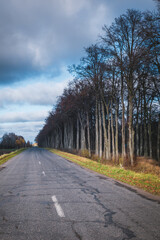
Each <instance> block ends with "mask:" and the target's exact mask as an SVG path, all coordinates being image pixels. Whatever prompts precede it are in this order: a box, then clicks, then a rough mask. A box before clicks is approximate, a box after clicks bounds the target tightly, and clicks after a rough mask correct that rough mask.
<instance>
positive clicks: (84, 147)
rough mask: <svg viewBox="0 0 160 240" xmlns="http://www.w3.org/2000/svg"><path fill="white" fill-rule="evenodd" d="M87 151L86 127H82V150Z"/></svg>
mask: <svg viewBox="0 0 160 240" xmlns="http://www.w3.org/2000/svg"><path fill="white" fill-rule="evenodd" d="M84 149H86V139H85V126H84V125H81V150H84Z"/></svg>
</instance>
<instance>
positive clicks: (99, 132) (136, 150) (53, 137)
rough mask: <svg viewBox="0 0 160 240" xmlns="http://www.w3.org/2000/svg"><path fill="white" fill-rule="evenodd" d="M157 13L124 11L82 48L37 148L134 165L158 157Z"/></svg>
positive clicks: (159, 62) (159, 59) (159, 40)
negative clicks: (65, 151) (51, 148)
mask: <svg viewBox="0 0 160 240" xmlns="http://www.w3.org/2000/svg"><path fill="white" fill-rule="evenodd" d="M159 53H160V11H159V8H158V9H157V12H140V11H137V10H134V9H129V10H127V12H126V13H125V14H122V15H121V16H120V17H118V18H116V19H115V20H114V22H113V23H112V24H111V25H110V26H107V25H105V26H104V27H103V34H102V36H101V37H100V39H99V41H98V43H97V44H93V45H91V46H89V47H87V48H85V55H84V57H82V58H81V59H80V62H79V64H77V65H75V64H74V65H72V66H70V67H69V72H70V73H71V74H72V75H73V76H74V80H72V81H70V83H69V84H68V87H67V88H66V89H64V92H63V94H62V95H61V96H59V98H58V101H57V104H56V106H55V107H54V109H53V110H52V111H51V112H50V114H49V116H48V117H47V119H46V123H45V125H44V127H43V129H42V130H41V131H40V132H39V134H38V135H37V137H36V141H37V142H38V145H39V146H41V147H53V148H57V149H63V150H70V151H73V150H74V151H77V152H79V151H81V152H83V151H86V152H87V153H88V156H89V157H91V155H93V154H95V155H96V156H98V157H99V159H102V158H104V159H107V160H112V161H114V162H115V163H119V162H121V163H122V164H125V163H126V162H129V163H130V164H131V165H132V166H133V165H134V162H135V159H136V156H145V157H150V158H155V159H157V160H160V77H159V76H160V75H159V74H160V54H159Z"/></svg>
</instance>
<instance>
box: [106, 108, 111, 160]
mask: <svg viewBox="0 0 160 240" xmlns="http://www.w3.org/2000/svg"><path fill="white" fill-rule="evenodd" d="M107 117H108V160H111V124H110V117H109V106H107Z"/></svg>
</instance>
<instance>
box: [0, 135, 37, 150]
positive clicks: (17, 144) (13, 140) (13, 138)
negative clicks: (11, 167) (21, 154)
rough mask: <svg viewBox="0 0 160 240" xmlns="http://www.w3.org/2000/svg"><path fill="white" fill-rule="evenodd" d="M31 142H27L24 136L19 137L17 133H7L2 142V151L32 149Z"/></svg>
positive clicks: (0, 143) (0, 147) (0, 145)
mask: <svg viewBox="0 0 160 240" xmlns="http://www.w3.org/2000/svg"><path fill="white" fill-rule="evenodd" d="M31 146H32V144H31V143H30V141H27V142H26V141H25V139H24V137H23V136H17V135H16V134H15V133H8V134H7V133H5V134H4V135H3V137H2V139H1V141H0V149H17V148H24V147H31Z"/></svg>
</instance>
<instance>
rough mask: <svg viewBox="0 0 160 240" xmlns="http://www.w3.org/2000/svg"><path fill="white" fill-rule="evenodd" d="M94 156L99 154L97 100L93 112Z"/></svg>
mask: <svg viewBox="0 0 160 240" xmlns="http://www.w3.org/2000/svg"><path fill="white" fill-rule="evenodd" d="M95 121H96V123H95V135H96V136H95V154H96V155H97V156H98V155H99V154H98V153H99V152H98V146H99V141H98V135H99V131H98V103H97V98H96V111H95Z"/></svg>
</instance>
